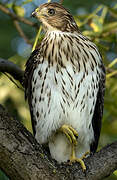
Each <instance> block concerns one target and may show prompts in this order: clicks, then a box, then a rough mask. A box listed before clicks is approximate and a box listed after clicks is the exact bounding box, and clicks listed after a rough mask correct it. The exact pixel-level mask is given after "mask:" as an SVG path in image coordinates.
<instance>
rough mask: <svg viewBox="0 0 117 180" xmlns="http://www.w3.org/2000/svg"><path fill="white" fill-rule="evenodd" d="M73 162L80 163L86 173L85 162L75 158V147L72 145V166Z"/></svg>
mask: <svg viewBox="0 0 117 180" xmlns="http://www.w3.org/2000/svg"><path fill="white" fill-rule="evenodd" d="M73 162H78V163H80V165H81V167H82V170H83V172H85V171H86V166H85V163H84V161H83V160H82V159H81V158H77V157H76V156H75V149H74V145H73V144H72V152H71V157H70V164H72V163H73Z"/></svg>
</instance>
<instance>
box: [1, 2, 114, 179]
mask: <svg viewBox="0 0 117 180" xmlns="http://www.w3.org/2000/svg"><path fill="white" fill-rule="evenodd" d="M45 2H47V0H0V5H3V6H4V7H6V8H9V9H10V12H11V13H15V14H16V15H17V16H20V17H25V18H27V19H28V20H30V21H32V22H37V21H36V20H35V19H33V18H31V17H30V15H31V12H32V11H33V10H34V9H35V8H36V7H37V6H39V5H40V4H42V3H45ZM56 2H58V1H56ZM63 5H64V7H66V8H67V9H69V10H70V12H71V13H72V14H73V15H74V18H75V20H76V22H77V24H78V26H79V28H80V30H81V31H82V32H83V34H84V35H86V36H88V37H89V38H90V39H91V40H92V41H94V42H95V43H96V44H97V46H98V48H99V50H100V52H101V54H102V56H103V61H104V64H105V66H106V68H107V80H106V95H105V106H104V116H103V125H102V131H101V137H100V142H99V149H100V148H102V147H103V146H105V145H107V144H109V143H112V142H114V141H115V140H117V64H116V63H117V0H111V1H110V0H95V1H94V0H90V1H87V0H77V1H76V0H72V1H71V0H64V1H63ZM19 26H20V28H21V29H22V30H23V32H24V34H25V36H26V37H27V39H24V38H23V37H21V35H20V34H19V32H18V31H17V29H16V24H15V22H13V20H12V19H11V18H10V17H9V16H8V15H6V14H5V13H3V12H2V11H0V58H3V59H6V60H10V61H12V62H14V63H15V64H17V65H18V66H19V67H21V68H22V69H24V68H25V63H26V60H27V59H28V57H29V55H30V53H31V49H32V44H33V43H34V40H35V37H36V33H37V30H36V28H34V27H31V26H28V25H26V24H24V23H21V22H19ZM42 35H43V34H41V35H40V37H41V36H42ZM112 62H113V63H112ZM14 81H15V80H14ZM15 83H17V85H18V87H19V88H18V87H17V86H16V85H15ZM15 83H14V82H12V81H11V77H10V75H8V74H2V73H0V103H1V104H3V105H4V106H5V107H6V108H7V109H8V111H9V113H10V114H11V115H12V116H13V117H16V119H18V120H19V121H21V122H22V123H23V124H24V125H25V126H26V127H27V128H28V129H29V131H32V128H31V123H30V115H29V109H28V105H27V103H26V102H25V100H24V91H23V89H22V87H21V85H20V84H19V83H18V82H16V81H15ZM0 180H8V178H7V177H6V176H5V174H4V173H3V172H2V171H0ZM105 180H117V171H115V172H114V173H113V174H112V175H111V176H110V177H107V178H106V179H105Z"/></svg>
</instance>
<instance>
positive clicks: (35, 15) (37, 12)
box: [31, 8, 42, 17]
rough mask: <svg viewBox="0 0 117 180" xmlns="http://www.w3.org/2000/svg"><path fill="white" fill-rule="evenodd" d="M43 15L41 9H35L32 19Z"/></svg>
mask: <svg viewBox="0 0 117 180" xmlns="http://www.w3.org/2000/svg"><path fill="white" fill-rule="evenodd" d="M41 15H42V14H41V12H40V10H39V8H37V9H35V11H34V12H32V15H31V17H40V16H41Z"/></svg>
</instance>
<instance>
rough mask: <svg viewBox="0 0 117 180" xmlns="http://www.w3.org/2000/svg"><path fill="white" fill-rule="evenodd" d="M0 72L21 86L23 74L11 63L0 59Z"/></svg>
mask: <svg viewBox="0 0 117 180" xmlns="http://www.w3.org/2000/svg"><path fill="white" fill-rule="evenodd" d="M0 72H3V73H4V72H7V73H9V74H10V75H12V76H13V78H14V79H16V80H18V81H19V82H20V84H22V85H23V75H24V72H23V71H22V70H21V69H20V68H19V67H18V66H17V65H16V64H14V63H13V62H11V61H8V60H4V59H2V58H0Z"/></svg>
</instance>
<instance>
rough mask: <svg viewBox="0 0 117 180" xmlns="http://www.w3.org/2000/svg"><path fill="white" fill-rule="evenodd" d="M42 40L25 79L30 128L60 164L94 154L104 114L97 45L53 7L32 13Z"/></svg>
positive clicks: (101, 67)
mask: <svg viewBox="0 0 117 180" xmlns="http://www.w3.org/2000/svg"><path fill="white" fill-rule="evenodd" d="M32 15H33V16H35V17H36V18H37V19H38V20H39V21H41V22H42V25H43V30H44V31H45V36H44V38H43V40H42V41H41V44H40V46H39V47H38V48H37V49H36V50H35V51H33V52H32V54H31V56H30V58H29V59H28V61H27V63H26V69H25V74H24V84H25V96H26V98H27V99H28V103H29V108H30V114H31V120H32V127H33V132H34V135H35V138H36V139H37V141H38V142H39V143H40V144H47V145H48V147H49V150H50V154H51V156H52V158H54V159H55V160H57V161H58V162H59V163H61V162H66V161H68V160H70V162H74V161H77V162H79V163H80V164H81V166H82V168H83V170H86V166H85V164H84V162H83V158H84V157H85V156H86V154H87V153H95V151H96V149H97V146H98V140H99V136H100V130H101V119H102V114H103V103H104V90H105V68H104V65H103V62H102V58H101V55H100V53H99V51H98V49H97V47H96V45H95V44H94V43H93V42H91V41H90V40H89V39H88V38H87V37H85V36H83V35H82V33H81V32H80V30H79V28H78V26H77V24H76V22H75V20H74V18H73V16H72V15H71V14H70V13H69V11H68V10H66V9H65V8H64V7H63V6H62V5H60V4H58V3H55V2H53V3H45V4H42V5H41V6H40V7H38V8H37V9H36V10H35V11H34V12H33V13H32Z"/></svg>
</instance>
